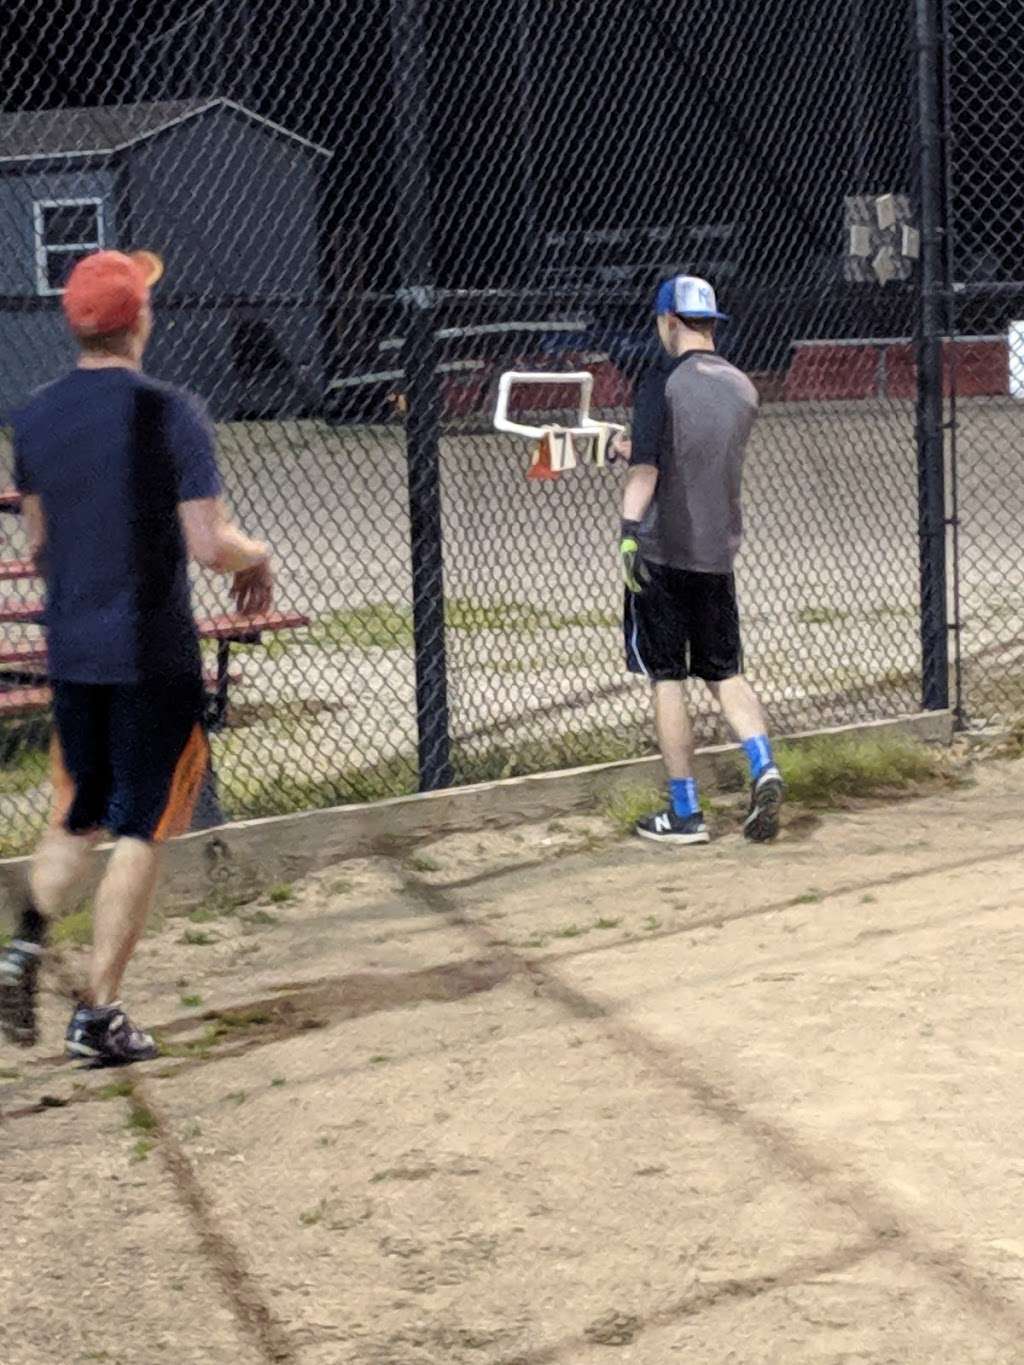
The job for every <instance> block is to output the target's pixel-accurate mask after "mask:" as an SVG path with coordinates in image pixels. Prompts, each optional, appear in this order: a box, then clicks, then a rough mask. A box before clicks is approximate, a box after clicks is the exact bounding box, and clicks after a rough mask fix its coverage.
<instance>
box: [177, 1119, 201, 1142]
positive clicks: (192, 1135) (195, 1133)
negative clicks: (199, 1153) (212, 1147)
mask: <svg viewBox="0 0 1024 1365" xmlns="http://www.w3.org/2000/svg"><path fill="white" fill-rule="evenodd" d="M181 1136H182V1137H183V1138H184V1139H185V1141H186V1142H194V1141H195V1140H196V1138H199V1137H202V1136H203V1128H202V1124H201V1123H200V1122H199V1120H198V1119H189V1121H188V1123H186V1124H185V1126H184V1128H182V1130H181Z"/></svg>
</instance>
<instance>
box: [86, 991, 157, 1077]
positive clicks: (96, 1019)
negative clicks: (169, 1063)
mask: <svg viewBox="0 0 1024 1365" xmlns="http://www.w3.org/2000/svg"><path fill="white" fill-rule="evenodd" d="M64 1047H65V1051H66V1052H67V1054H68V1056H69V1057H71V1058H74V1059H75V1060H76V1061H84V1062H87V1063H88V1064H89V1065H90V1066H93V1067H99V1066H129V1065H130V1064H131V1063H132V1062H151V1061H152V1060H153V1058H154V1057H159V1056H160V1049H159V1048H158V1047H157V1045H156V1043H155V1042H154V1041H153V1039H152V1038H151V1037H150V1035H149V1034H148V1033H143V1032H142V1030H141V1029H139V1028H136V1027H135V1025H134V1024H133V1023H132V1021H131V1020H130V1019H129V1018H128V1016H127V1014H125V1012H124V1010H123V1009H122V1008H121V1002H120V1001H115V1002H114V1004H113V1005H105V1006H104V1007H103V1008H102V1009H90V1008H89V1006H88V1005H79V1006H78V1008H77V1009H76V1010H75V1012H74V1014H73V1015H72V1016H71V1023H70V1024H68V1031H67V1034H66V1035H65V1040H64Z"/></svg>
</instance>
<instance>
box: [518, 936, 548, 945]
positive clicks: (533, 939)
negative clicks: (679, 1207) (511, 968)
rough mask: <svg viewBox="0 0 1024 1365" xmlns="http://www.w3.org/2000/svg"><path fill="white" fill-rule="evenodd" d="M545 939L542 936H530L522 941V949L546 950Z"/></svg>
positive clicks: (546, 943)
mask: <svg viewBox="0 0 1024 1365" xmlns="http://www.w3.org/2000/svg"><path fill="white" fill-rule="evenodd" d="M547 946H548V941H547V938H546V937H545V936H544V935H543V934H531V935H530V937H529V938H527V939H524V940H523V947H524V948H546V947H547Z"/></svg>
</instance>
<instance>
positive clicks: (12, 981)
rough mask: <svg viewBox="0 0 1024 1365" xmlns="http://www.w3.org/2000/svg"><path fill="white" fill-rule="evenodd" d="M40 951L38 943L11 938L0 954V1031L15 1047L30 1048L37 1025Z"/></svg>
mask: <svg viewBox="0 0 1024 1365" xmlns="http://www.w3.org/2000/svg"><path fill="white" fill-rule="evenodd" d="M42 959H43V950H42V948H40V946H39V944H38V943H28V942H26V941H25V940H23V939H18V938H16V939H14V940H13V942H11V943H9V944H8V946H7V947H6V948H5V949H4V951H3V952H2V953H0V1032H2V1033H3V1035H4V1037H5V1038H6V1039H7V1041H8V1042H10V1043H14V1044H15V1045H16V1046H17V1047H32V1046H34V1044H35V1043H36V1040H37V1038H38V1036H39V1033H38V1029H37V1027H36V989H37V985H38V981H39V964H40V962H41V961H42Z"/></svg>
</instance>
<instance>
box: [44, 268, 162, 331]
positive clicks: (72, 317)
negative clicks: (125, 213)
mask: <svg viewBox="0 0 1024 1365" xmlns="http://www.w3.org/2000/svg"><path fill="white" fill-rule="evenodd" d="M163 273H164V263H163V261H162V260H161V259H160V257H159V256H156V255H154V253H153V252H152V251H132V252H130V253H125V252H123V251H94V252H93V253H92V254H91V255H90V256H83V257H82V259H81V260H80V261H79V262H78V264H77V265H76V266H75V268H74V270H72V272H71V274H70V276H69V278H68V282H67V286H66V288H65V290H64V298H63V304H64V316H65V317H66V318H67V320H68V326H69V327H70V328H71V330H72V331H73V332H74V333H75V334H76V335H77V336H84V337H101V336H107V335H109V334H110V333H111V332H121V331H124V330H125V329H126V328H128V327H133V326H134V325H135V322H136V321H137V319H138V316H139V314H140V313H141V311H142V308H143V305H144V304H145V302H146V299H147V298H148V297H149V291H150V287H151V286H152V285H154V284H156V282H157V280H158V279H159V278H160V277H161V275H162V274H163Z"/></svg>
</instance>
